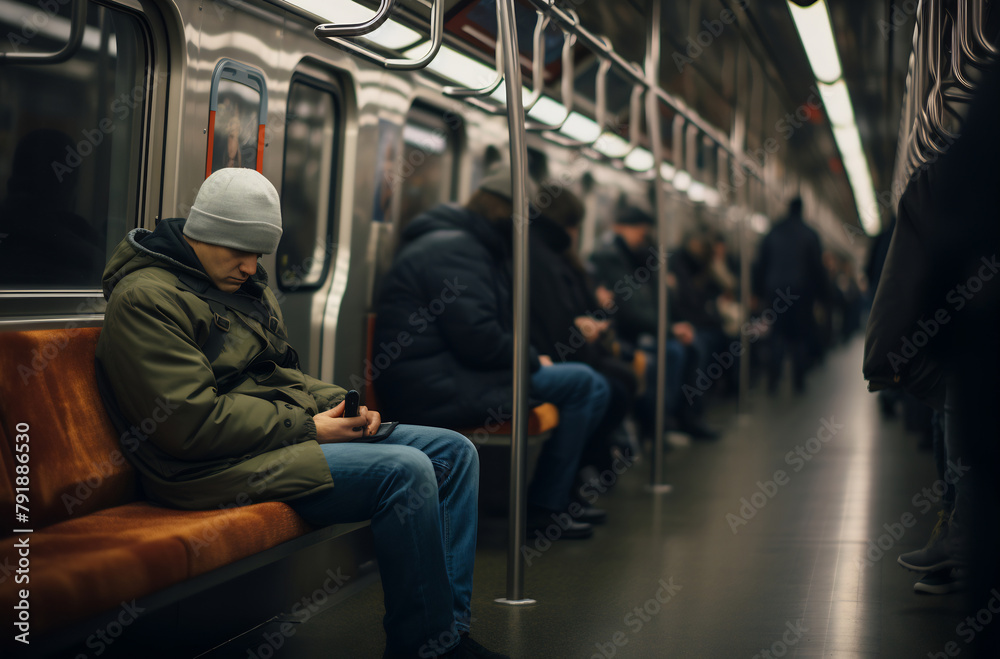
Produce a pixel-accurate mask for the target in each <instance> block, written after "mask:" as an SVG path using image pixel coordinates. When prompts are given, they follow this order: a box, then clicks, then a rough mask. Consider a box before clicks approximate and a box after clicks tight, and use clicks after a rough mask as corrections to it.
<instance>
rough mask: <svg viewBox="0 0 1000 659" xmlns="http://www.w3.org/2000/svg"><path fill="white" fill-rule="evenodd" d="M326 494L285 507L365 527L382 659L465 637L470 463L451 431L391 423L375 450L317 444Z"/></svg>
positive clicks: (474, 486) (473, 485)
mask: <svg viewBox="0 0 1000 659" xmlns="http://www.w3.org/2000/svg"><path fill="white" fill-rule="evenodd" d="M321 447H322V449H323V454H324V455H325V456H326V461H327V464H329V466H330V473H331V474H332V475H333V483H334V487H333V488H332V489H330V490H327V491H325V492H320V493H318V494H313V495H310V496H307V497H304V498H302V499H299V500H296V501H290V502H289V505H291V506H292V508H293V509H294V510H295V511H296V512H297V513H298V514H299V515H301V516H302V518H303V519H305V520H306V521H307V522H309V523H310V524H313V525H317V526H321V525H323V526H325V525H328V524H339V523H345V522H358V521H363V520H367V519H370V520H371V521H372V534H373V535H374V536H375V554H376V556H377V558H378V564H379V571H380V572H381V575H382V589H383V591H384V592H385V619H384V620H383V625H384V627H385V631H386V636H387V641H386V654H387V655H388V656H392V655H400V656H411V657H413V656H418V655H419V656H421V657H432V656H435V655H437V654H442V653H444V652H445V651H447V650H449V649H451V648H453V647H455V646H456V645H457V644H458V641H459V636H458V634H459V633H461V632H467V631H468V630H469V621H470V619H471V600H472V567H473V563H474V561H475V556H476V527H477V513H478V509H477V503H478V494H479V455H478V453H477V452H476V448H475V446H474V445H473V444H472V442H470V441H469V440H468V439H466V438H465V437H463V436H462V435H460V434H458V433H456V432H453V431H451V430H442V429H440V428H428V427H423V426H408V425H400V426H398V427H397V428H396V430H395V431H393V433H392V434H391V435H390V436H389V437H388V438H386V439H384V440H382V441H381V442H374V443H370V444H367V443H355V442H347V443H339V444H322V445H321Z"/></svg>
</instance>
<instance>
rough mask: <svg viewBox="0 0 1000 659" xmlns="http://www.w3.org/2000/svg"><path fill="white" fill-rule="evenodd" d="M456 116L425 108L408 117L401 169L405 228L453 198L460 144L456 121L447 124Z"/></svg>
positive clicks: (413, 110)
mask: <svg viewBox="0 0 1000 659" xmlns="http://www.w3.org/2000/svg"><path fill="white" fill-rule="evenodd" d="M452 116H453V115H452ZM452 116H449V117H446V116H445V113H444V112H441V111H438V110H434V109H431V108H429V107H426V106H421V105H415V106H413V107H412V108H411V109H410V111H409V113H407V115H406V125H405V126H403V157H402V161H401V163H400V167H399V179H400V181H401V185H400V202H399V218H400V225H401V226H406V224H408V223H409V221H410V220H412V219H413V218H414V217H416V216H417V215H419V214H420V213H422V212H423V211H425V210H427V209H428V208H430V207H431V206H434V205H435V204H438V203H441V202H444V201H450V200H451V199H452V194H453V190H454V182H455V164H456V157H455V149H456V148H457V145H458V140H457V131H456V126H455V122H454V121H451V122H449V121H446V118H452Z"/></svg>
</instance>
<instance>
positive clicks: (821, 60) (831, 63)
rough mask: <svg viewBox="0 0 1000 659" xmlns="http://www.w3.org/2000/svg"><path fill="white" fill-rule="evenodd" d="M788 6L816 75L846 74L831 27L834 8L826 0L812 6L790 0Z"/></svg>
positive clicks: (824, 78)
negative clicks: (830, 7) (830, 10)
mask: <svg viewBox="0 0 1000 659" xmlns="http://www.w3.org/2000/svg"><path fill="white" fill-rule="evenodd" d="M788 10H789V11H790V12H791V13H792V19H793V20H794V21H795V27H796V28H797V29H798V31H799V37H800V38H801V39H802V45H803V46H805V49H806V56H807V57H808V58H809V64H810V65H811V66H812V70H813V75H815V76H816V79H817V80H819V81H820V82H827V83H830V82H833V81H835V80H838V79H839V78H840V77H841V75H842V73H841V69H840V57H839V56H838V55H837V43H836V41H834V39H833V29H832V28H831V27H830V12H829V11H827V8H826V0H817V2H815V3H814V4H813V5H811V6H809V7H800V6H798V5H797V4H795V3H793V2H789V3H788Z"/></svg>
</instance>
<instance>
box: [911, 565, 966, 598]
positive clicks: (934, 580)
mask: <svg viewBox="0 0 1000 659" xmlns="http://www.w3.org/2000/svg"><path fill="white" fill-rule="evenodd" d="M964 589H965V580H964V579H963V578H962V573H961V571H959V570H952V569H950V570H938V571H937V572H930V573H928V574H925V575H924V578H923V579H921V580H920V581H918V582H917V583H915V584H913V590H915V591H916V592H918V593H928V594H930V595H946V594H948V593H954V592H956V591H959V590H964Z"/></svg>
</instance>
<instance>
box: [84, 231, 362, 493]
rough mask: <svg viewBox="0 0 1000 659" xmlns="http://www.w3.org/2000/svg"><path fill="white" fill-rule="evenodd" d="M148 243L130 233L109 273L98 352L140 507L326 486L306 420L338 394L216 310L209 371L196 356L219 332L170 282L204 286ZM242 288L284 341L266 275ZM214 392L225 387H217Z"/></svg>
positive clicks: (235, 315)
mask: <svg viewBox="0 0 1000 659" xmlns="http://www.w3.org/2000/svg"><path fill="white" fill-rule="evenodd" d="M164 222H182V221H179V220H165V221H164ZM161 224H162V223H161ZM176 226H177V227H179V226H182V224H178V225H176ZM151 235H152V232H150V231H146V230H143V229H136V230H135V231H132V232H131V233H130V234H129V235H128V236H127V237H126V238H125V239H124V240H123V241H122V242H121V243H119V244H118V246H117V247H116V248H115V251H114V253H113V255H112V257H111V260H110V262H109V263H108V265H107V267H106V268H105V271H104V294H105V297H107V298H108V307H107V312H106V315H105V320H104V329H103V330H102V332H101V336H100V339H99V342H98V345H97V360H98V363H99V365H100V366H101V367H102V368H103V370H104V373H105V374H106V376H107V381H108V382H109V383H110V385H111V387H110V388H111V391H112V393H113V396H114V398H115V399H116V402H117V405H118V408H119V411H120V413H121V416H123V417H124V419H125V421H126V422H127V423H129V424H131V427H130V428H128V430H126V431H125V432H124V433H123V434H122V436H121V445H122V450H123V451H124V453H125V455H126V457H127V458H128V459H129V461H130V462H131V463H132V464H133V465H135V467H136V468H137V469H138V471H139V473H140V475H141V479H142V484H143V487H144V489H145V492H146V495H147V497H149V498H150V499H152V500H153V501H156V502H159V503H163V504H165V505H169V506H173V507H178V508H185V509H205V508H214V507H220V506H231V505H245V504H249V503H258V502H261V501H274V500H289V499H295V498H297V497H300V496H304V495H306V494H311V493H314V492H318V491H322V490H325V489H327V488H330V487H333V479H332V477H331V475H330V470H329V467H328V466H327V463H326V460H325V458H324V456H323V452H322V450H321V449H320V446H319V444H318V443H317V442H316V441H315V439H316V425H315V423H314V422H313V420H312V417H313V415H315V414H317V413H319V412H321V411H324V410H327V409H329V408H331V407H333V406H334V405H336V404H337V403H339V402H340V401H341V400H342V399H343V398H344V395H345V391H344V389H342V388H340V387H337V386H334V385H331V384H327V383H324V382H321V381H319V380H316V379H315V378H312V377H310V376H308V375H306V374H305V373H303V372H302V371H301V370H299V369H298V363H297V357H296V356H295V355H294V351H292V352H291V353H289V352H288V350H289V349H290V348H289V347H288V346H287V344H283V342H282V341H281V340H280V339H278V338H277V337H276V336H275V335H274V334H272V333H270V332H268V331H266V330H265V328H264V325H262V323H261V322H258V320H256V319H254V318H253V317H252V316H251V315H249V314H246V313H241V312H239V311H236V310H234V309H232V308H231V307H220V306H219V305H218V304H216V308H217V309H219V308H222V309H223V310H224V311H225V317H226V319H227V320H228V321H229V330H228V332H227V333H226V336H225V337H224V338H225V341H224V343H222V348H221V352H218V356H217V357H216V358H215V359H214V360H213V361H211V362H210V361H209V358H208V356H206V354H205V351H203V346H206V344H207V343H208V342H209V338H210V336H211V335H212V333H213V332H222V331H223V330H222V329H221V328H220V326H225V325H226V323H225V321H224V320H220V322H218V323H217V322H216V318H215V316H214V314H213V311H212V309H211V306H210V304H209V303H208V302H206V301H205V300H204V299H202V298H201V297H199V296H198V295H196V294H195V293H193V292H191V290H190V289H189V288H186V287H185V286H184V285H183V284H182V282H181V280H180V279H179V278H178V275H182V276H185V275H186V276H187V277H200V278H201V280H203V281H208V277H207V276H206V275H205V274H204V273H203V272H201V271H200V270H198V269H196V268H193V267H189V266H187V265H184V264H183V263H181V262H179V261H178V260H176V259H174V258H171V257H170V256H167V255H165V254H163V253H158V252H156V251H153V250H151V249H147V248H145V247H143V244H142V243H143V242H144V241H146V240H147V239H148V238H149V237H150V236H151ZM178 235H179V233H178ZM243 290H244V291H247V292H250V293H252V294H253V295H255V296H257V299H258V302H263V304H264V305H266V310H267V311H269V312H270V314H271V315H272V316H274V317H275V318H276V320H272V321H270V322H271V324H272V326H276V327H277V328H278V333H279V334H284V324H283V322H282V320H281V311H280V309H279V307H278V303H277V300H276V298H275V296H274V294H273V293H272V292H271V291H270V289H268V287H267V274H266V273H265V272H264V269H263V267H260V266H258V269H257V274H256V275H254V276H253V277H252V278H251V280H250V281H249V282H248V283H246V284H244V286H243ZM258 317H260V315H258ZM265 322H267V321H265ZM221 382H228V384H226V386H225V387H221V389H220V383H221Z"/></svg>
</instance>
